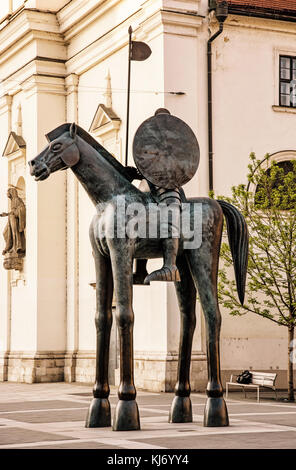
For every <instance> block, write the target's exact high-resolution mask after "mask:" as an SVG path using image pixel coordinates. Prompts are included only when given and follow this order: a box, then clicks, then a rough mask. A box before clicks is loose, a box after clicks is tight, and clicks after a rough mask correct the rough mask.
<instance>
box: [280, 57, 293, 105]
mask: <svg viewBox="0 0 296 470" xmlns="http://www.w3.org/2000/svg"><path fill="white" fill-rule="evenodd" d="M280 106H285V107H289V108H296V57H290V56H280Z"/></svg>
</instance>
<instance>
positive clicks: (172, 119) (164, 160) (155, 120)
mask: <svg viewBox="0 0 296 470" xmlns="http://www.w3.org/2000/svg"><path fill="white" fill-rule="evenodd" d="M133 156H134V160H135V163H136V166H137V168H138V169H139V171H140V172H141V173H142V175H143V176H144V177H145V178H146V179H147V180H148V181H150V183H153V184H154V185H155V186H159V187H161V188H165V189H173V188H176V187H178V188H179V187H181V186H183V185H184V184H185V183H188V181H190V180H191V178H192V177H193V176H194V174H195V172H196V170H197V168H198V164H199V145H198V142H197V139H196V137H195V135H194V133H193V131H192V130H191V129H190V127H189V126H188V125H187V124H186V123H185V122H184V121H182V120H181V119H179V118H177V117H176V116H172V115H171V114H166V113H161V114H157V115H156V116H153V117H150V118H149V119H147V120H146V121H144V122H143V123H142V124H141V125H140V127H139V128H138V130H137V132H136V134H135V137H134V142H133Z"/></svg>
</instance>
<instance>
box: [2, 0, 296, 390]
mask: <svg viewBox="0 0 296 470" xmlns="http://www.w3.org/2000/svg"><path fill="white" fill-rule="evenodd" d="M244 3H249V4H250V3H252V2H243V1H241V2H240V1H239V0H236V1H233V2H229V4H230V5H229V7H230V8H229V15H228V17H227V19H226V21H225V24H224V29H223V32H222V34H221V35H220V36H219V37H217V39H216V40H215V41H214V42H213V44H212V82H213V83H212V91H213V122H212V127H213V152H214V155H213V188H214V191H215V193H216V194H217V195H218V194H219V195H220V194H223V195H229V194H230V190H231V186H233V185H235V184H238V183H241V182H244V181H245V178H246V173H247V165H248V158H249V154H250V152H252V151H254V152H255V153H256V155H257V157H258V158H260V157H262V158H263V157H264V155H265V154H266V153H267V152H269V153H271V154H274V158H276V159H278V160H280V159H281V160H285V159H286V160H290V159H294V158H295V157H296V135H295V118H296V116H295V113H296V108H295V107H294V106H292V105H290V102H289V103H287V104H285V105H283V104H284V101H283V100H284V97H283V96H282V97H280V93H279V89H280V74H279V69H280V58H281V57H286V58H290V59H289V60H291V64H294V62H293V58H294V57H296V33H295V21H296V2H287V3H290V4H292V3H295V9H294V11H295V15H294V16H293V12H292V11H290V10H289V11H288V12H286V14H283V15H282V17H279V16H277V19H275V17H274V16H272V15H271V14H270V15H269V13H268V12H264V11H263V10H264V9H263V10H260V15H259V14H258V12H257V16H256V14H252V15H250V14H245V13H246V10H244V8H242V9H240V8H238V7H237V5H236V4H238V5H240V4H244ZM259 3H260V2H259ZM261 3H262V2H261ZM291 8H292V7H291ZM250 11H253V10H252V9H251V10H250ZM250 11H247V13H250ZM253 13H254V12H253ZM261 13H262V14H261ZM265 13H266V14H265ZM0 16H1V17H2V20H0V21H1V22H0V79H1V88H0V142H1V152H2V157H1V159H0V168H1V170H0V194H1V207H0V211H1V212H5V211H7V208H8V206H7V198H6V191H7V187H8V185H9V184H12V185H15V186H17V187H18V188H20V189H19V196H20V197H22V198H23V199H24V201H25V204H26V208H27V228H26V257H25V261H24V267H23V270H22V271H15V270H10V271H7V270H5V269H4V268H3V266H2V264H3V263H2V261H1V265H0V380H3V381H4V380H10V381H21V382H28V383H31V382H42V381H62V380H65V381H79V382H93V380H94V373H95V367H94V365H95V324H94V314H95V290H94V279H95V272H94V263H93V259H92V254H91V247H90V242H89V238H88V228H89V224H90V222H91V219H92V216H93V213H94V207H93V205H92V203H91V201H90V200H89V199H88V196H87V194H86V193H85V191H84V189H83V188H82V187H81V186H79V184H78V181H77V180H76V179H75V178H74V176H73V174H72V173H71V170H68V171H67V172H59V173H56V174H55V175H53V176H51V177H50V178H49V179H48V180H46V181H44V182H40V183H36V182H35V181H34V179H33V178H32V177H31V176H30V174H29V167H28V165H27V162H28V161H29V160H30V159H32V158H34V157H35V156H36V155H37V154H38V153H39V152H40V151H41V150H42V148H43V147H45V145H46V143H47V141H46V138H45V134H46V133H47V132H49V131H51V130H52V129H54V128H56V127H57V126H58V125H60V124H62V123H64V122H76V123H78V124H79V125H80V126H81V127H83V128H84V129H85V130H87V131H88V132H90V133H91V135H93V136H94V137H95V138H97V139H98V140H99V141H100V142H101V143H102V144H103V145H104V146H105V147H106V148H107V149H108V150H109V151H110V152H111V153H113V154H114V155H115V156H116V158H118V159H119V161H120V162H121V163H124V157H125V155H124V149H125V127H126V85H127V65H128V64H127V57H128V27H129V26H130V25H131V26H132V28H133V31H134V34H133V39H134V40H139V41H144V42H146V43H147V44H149V46H150V48H151V50H152V54H151V56H150V57H149V59H147V60H146V61H145V62H133V63H132V80H131V106H130V131H129V136H130V142H131V141H132V138H133V136H134V134H135V131H136V129H137V127H138V126H139V125H140V124H141V123H142V122H143V121H144V120H145V119H146V118H148V117H150V116H151V115H153V114H154V112H155V110H156V109H157V108H160V107H165V108H168V109H169V110H170V112H171V113H172V114H174V115H176V116H178V117H180V118H181V119H183V120H184V121H185V122H187V123H188V124H189V125H190V126H191V128H192V129H193V131H194V132H195V134H196V136H197V138H198V141H199V145H200V149H201V161H200V165H199V169H198V172H197V174H196V175H195V177H194V178H193V179H192V181H191V182H190V183H188V184H187V185H186V186H185V188H184V189H185V192H186V194H187V195H188V196H205V195H207V194H208V191H209V166H208V95H207V89H208V74H207V42H208V40H209V37H210V35H212V34H214V33H215V32H216V31H217V28H218V22H217V20H216V18H215V14H214V12H209V5H208V0H146V1H144V0H108V1H101V0H88V1H85V0H72V1H69V0H52V1H51V2H48V1H47V2H46V1H45V0H27V1H14V0H9V1H6V2H5V1H4V2H1V6H0ZM291 70H293V65H291ZM295 70H296V61H295ZM295 79H296V72H295ZM130 148H131V145H130ZM129 164H130V165H133V160H132V154H131V151H130V153H129ZM4 226H5V220H4V218H3V219H0V231H1V232H2V231H3V230H4ZM1 243H3V247H4V240H3V242H1V241H0V245H1ZM2 249H3V248H2V245H1V251H2ZM160 263H161V260H158V261H157V262H153V263H152V262H149V264H148V266H149V268H150V269H152V267H154V266H158V265H159V264H160ZM134 310H135V328H134V349H135V382H136V386H137V387H142V388H146V389H149V390H154V391H166V390H172V389H173V387H174V384H175V381H176V371H177V359H178V342H179V314H178V308H177V300H176V296H175V292H174V286H173V285H171V284H170V283H153V284H152V285H151V286H149V287H146V286H135V287H134ZM222 316H223V319H222V336H221V367H222V372H223V377H224V379H225V378H228V377H229V375H230V373H231V372H233V371H241V370H244V369H249V368H253V369H254V370H262V371H270V370H271V369H272V370H275V371H276V372H278V374H279V379H280V381H279V384H282V385H283V386H284V385H285V371H286V367H287V332H286V330H285V328H280V327H277V326H275V325H274V324H273V323H272V322H269V321H268V320H266V319H262V318H258V317H256V316H252V315H251V314H248V315H246V316H243V317H240V318H237V317H232V316H230V315H229V313H228V312H227V311H223V310H222ZM117 370H118V358H117V337H116V328H115V322H114V326H113V331H112V348H111V357H110V381H111V383H115V382H116V381H117ZM191 381H192V388H193V389H195V390H203V389H204V387H205V384H206V381H207V365H206V348H205V334H204V323H203V317H202V312H201V310H200V306H199V304H198V303H197V328H196V332H195V336H194V344H193V353H192V373H191Z"/></svg>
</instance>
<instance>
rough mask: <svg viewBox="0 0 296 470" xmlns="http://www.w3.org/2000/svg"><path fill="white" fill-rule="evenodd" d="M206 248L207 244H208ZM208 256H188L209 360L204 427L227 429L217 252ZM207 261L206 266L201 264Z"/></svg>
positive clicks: (192, 253) (207, 253)
mask: <svg viewBox="0 0 296 470" xmlns="http://www.w3.org/2000/svg"><path fill="white" fill-rule="evenodd" d="M205 245H206V244H205ZM201 249H202V248H201ZM203 249H204V250H207V252H206V253H201V256H199V255H198V253H197V251H193V250H192V251H191V252H190V253H189V254H188V258H189V265H190V270H191V273H192V276H193V278H194V282H195V284H196V286H197V288H198V293H199V297H200V301H201V305H202V309H203V312H204V316H205V323H206V335H207V357H208V385H207V396H208V399H207V402H206V407H205V411H204V426H207V427H216V426H217V427H220V426H228V425H229V420H228V413H227V407H226V403H225V401H224V398H223V388H222V383H221V373H220V351H219V343H220V329H221V314H220V311H219V306H218V295H217V263H218V256H217V255H215V254H213V253H214V252H217V250H213V252H212V251H211V250H210V248H209V246H207V247H204V248H203ZM203 259H204V260H207V262H203V261H202V260H203Z"/></svg>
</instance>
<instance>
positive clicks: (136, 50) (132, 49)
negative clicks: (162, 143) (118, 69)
mask: <svg viewBox="0 0 296 470" xmlns="http://www.w3.org/2000/svg"><path fill="white" fill-rule="evenodd" d="M128 34H129V41H128V72H127V106H126V138H125V166H127V161H128V133H129V110H130V87H131V61H132V60H137V61H143V60H146V59H148V57H149V56H150V54H151V49H150V47H149V46H148V44H146V43H145V42H139V41H132V34H133V30H132V27H131V26H130V27H129V28H128Z"/></svg>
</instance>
